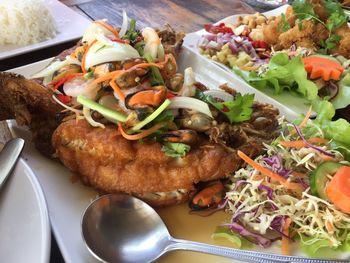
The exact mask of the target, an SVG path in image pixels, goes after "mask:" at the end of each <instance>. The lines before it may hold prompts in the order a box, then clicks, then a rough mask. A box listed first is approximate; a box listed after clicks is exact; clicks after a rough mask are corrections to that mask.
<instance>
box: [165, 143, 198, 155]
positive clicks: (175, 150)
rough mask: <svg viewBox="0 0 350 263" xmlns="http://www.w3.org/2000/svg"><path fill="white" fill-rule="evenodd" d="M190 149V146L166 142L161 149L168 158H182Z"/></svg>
mask: <svg viewBox="0 0 350 263" xmlns="http://www.w3.org/2000/svg"><path fill="white" fill-rule="evenodd" d="M190 149H191V146H189V145H187V144H184V143H176V142H168V143H165V144H164V145H163V147H162V152H164V154H165V155H166V156H170V157H184V156H185V155H186V154H187V153H188V152H189V151H190Z"/></svg>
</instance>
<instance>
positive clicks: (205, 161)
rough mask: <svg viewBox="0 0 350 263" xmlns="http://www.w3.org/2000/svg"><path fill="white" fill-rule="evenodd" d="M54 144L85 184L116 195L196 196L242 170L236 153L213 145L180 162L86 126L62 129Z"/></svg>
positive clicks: (152, 146)
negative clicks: (201, 187)
mask: <svg viewBox="0 0 350 263" xmlns="http://www.w3.org/2000/svg"><path fill="white" fill-rule="evenodd" d="M52 142H53V145H54V147H55V149H56V154H57V156H58V157H59V159H60V160H61V161H62V162H63V164H64V165H65V166H67V167H68V168H69V169H70V170H71V171H73V172H75V173H78V174H80V175H81V176H82V180H83V182H85V183H86V184H88V185H91V186H92V187H94V188H96V189H98V190H101V191H103V192H111V193H113V192H126V193H137V194H143V193H148V192H169V191H174V190H177V189H187V190H191V189H194V186H193V184H194V183H197V182H199V181H210V180H214V179H218V178H222V177H225V176H227V175H229V173H231V172H232V171H235V170H236V169H237V168H239V167H240V166H241V164H242V161H241V160H240V159H239V157H238V156H237V154H236V152H235V151H230V150H228V149H226V148H225V147H224V146H221V145H219V144H215V143H209V142H208V141H207V142H202V143H200V144H198V145H197V146H194V147H192V149H191V151H190V152H189V153H188V154H187V155H186V157H184V158H182V159H179V160H178V159H175V158H172V157H168V156H166V155H165V154H164V152H162V151H161V144H159V143H157V142H147V143H146V142H145V143H139V142H134V141H128V140H126V139H124V138H123V137H122V136H121V135H119V133H118V131H117V129H116V128H115V127H113V126H112V127H106V129H97V128H93V127H91V126H90V125H89V124H88V123H87V122H86V121H84V120H81V121H78V122H77V123H76V121H74V120H71V121H67V122H65V123H62V124H61V125H60V126H59V127H58V128H57V130H56V131H55V133H54V135H53V139H52Z"/></svg>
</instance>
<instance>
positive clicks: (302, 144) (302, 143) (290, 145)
mask: <svg viewBox="0 0 350 263" xmlns="http://www.w3.org/2000/svg"><path fill="white" fill-rule="evenodd" d="M307 141H308V142H309V143H319V144H326V143H328V142H329V141H328V140H327V139H323V138H318V137H314V138H309V139H308V140H307ZM279 144H281V145H282V146H284V147H288V148H297V149H299V148H302V147H308V145H307V144H306V143H305V141H303V140H297V141H280V142H279Z"/></svg>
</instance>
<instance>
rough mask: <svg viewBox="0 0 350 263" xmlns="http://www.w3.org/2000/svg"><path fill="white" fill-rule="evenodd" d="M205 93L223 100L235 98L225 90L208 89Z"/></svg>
mask: <svg viewBox="0 0 350 263" xmlns="http://www.w3.org/2000/svg"><path fill="white" fill-rule="evenodd" d="M203 93H204V94H205V95H209V96H211V97H213V98H218V99H221V100H223V101H230V100H233V96H232V95H231V94H229V93H227V92H225V91H223V90H206V91H204V92H203Z"/></svg>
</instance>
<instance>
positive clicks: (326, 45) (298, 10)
mask: <svg viewBox="0 0 350 263" xmlns="http://www.w3.org/2000/svg"><path fill="white" fill-rule="evenodd" d="M292 7H293V10H294V13H295V15H296V16H297V17H298V19H299V23H298V25H299V29H300V30H301V29H302V25H303V24H302V23H303V20H313V21H316V22H318V23H321V24H322V25H323V26H324V27H325V28H327V30H328V32H329V33H328V39H326V40H325V41H322V42H321V43H320V44H321V46H322V47H323V50H320V51H321V52H322V51H323V53H326V54H327V53H328V51H329V50H330V49H334V48H335V47H336V46H337V44H338V43H339V41H340V36H339V35H337V34H336V33H335V30H336V29H338V28H339V27H341V26H342V25H344V24H345V23H346V22H347V21H348V16H347V15H346V14H345V12H344V10H343V9H342V7H341V4H340V3H339V2H338V1H333V0H325V1H324V8H325V10H326V13H327V16H328V18H327V21H326V22H323V21H322V20H321V19H320V18H319V17H318V15H317V14H316V13H315V11H314V9H313V5H312V4H311V3H310V2H309V1H306V0H295V1H294V2H293V4H292ZM282 21H283V18H282Z"/></svg>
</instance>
